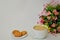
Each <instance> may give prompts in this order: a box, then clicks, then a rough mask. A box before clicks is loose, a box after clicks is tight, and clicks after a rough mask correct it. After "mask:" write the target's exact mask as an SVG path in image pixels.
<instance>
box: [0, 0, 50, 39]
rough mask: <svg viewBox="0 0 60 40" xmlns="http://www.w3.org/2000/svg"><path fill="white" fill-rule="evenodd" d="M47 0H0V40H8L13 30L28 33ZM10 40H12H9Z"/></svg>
mask: <svg viewBox="0 0 60 40" xmlns="http://www.w3.org/2000/svg"><path fill="white" fill-rule="evenodd" d="M48 1H49V0H0V40H10V39H9V33H10V32H11V30H13V29H19V30H20V29H24V30H27V31H30V30H31V28H32V27H33V25H34V24H36V22H37V20H38V14H39V12H40V11H42V8H43V4H44V3H46V2H48ZM11 40H12V39H11Z"/></svg>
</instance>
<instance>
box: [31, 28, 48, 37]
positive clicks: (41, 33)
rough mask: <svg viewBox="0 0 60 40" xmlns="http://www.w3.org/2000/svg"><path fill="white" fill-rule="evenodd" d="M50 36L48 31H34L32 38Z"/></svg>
mask: <svg viewBox="0 0 60 40" xmlns="http://www.w3.org/2000/svg"><path fill="white" fill-rule="evenodd" d="M47 36H48V30H47V29H44V30H35V29H33V30H32V37H33V38H46V37H47Z"/></svg>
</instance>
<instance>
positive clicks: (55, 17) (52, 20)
mask: <svg viewBox="0 0 60 40" xmlns="http://www.w3.org/2000/svg"><path fill="white" fill-rule="evenodd" d="M44 13H45V15H41V16H39V19H40V21H39V22H40V23H42V24H44V25H47V27H48V30H49V31H50V32H51V33H60V4H57V2H53V1H51V2H50V3H49V4H46V5H44V9H43V12H42V14H44Z"/></svg>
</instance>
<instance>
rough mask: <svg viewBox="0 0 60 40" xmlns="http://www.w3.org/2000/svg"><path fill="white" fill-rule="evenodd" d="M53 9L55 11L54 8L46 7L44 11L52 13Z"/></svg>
mask: <svg viewBox="0 0 60 40" xmlns="http://www.w3.org/2000/svg"><path fill="white" fill-rule="evenodd" d="M54 9H55V7H53V6H52V5H48V6H47V8H46V11H50V12H52V11H53V10H54Z"/></svg>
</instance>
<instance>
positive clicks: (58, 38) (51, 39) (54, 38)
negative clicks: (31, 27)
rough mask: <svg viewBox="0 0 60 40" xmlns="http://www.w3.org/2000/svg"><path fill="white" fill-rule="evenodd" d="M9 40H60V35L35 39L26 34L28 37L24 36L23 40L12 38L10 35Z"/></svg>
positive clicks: (49, 35)
mask: <svg viewBox="0 0 60 40" xmlns="http://www.w3.org/2000/svg"><path fill="white" fill-rule="evenodd" d="M10 40H60V34H56V35H52V34H48V36H47V37H46V38H45V39H35V38H33V37H32V36H31V34H30V35H29V34H28V36H26V37H25V38H22V39H20V38H19V39H18V38H13V37H12V36H11V35H10Z"/></svg>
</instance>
